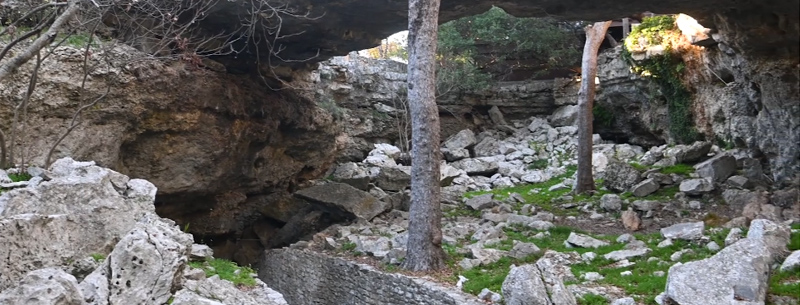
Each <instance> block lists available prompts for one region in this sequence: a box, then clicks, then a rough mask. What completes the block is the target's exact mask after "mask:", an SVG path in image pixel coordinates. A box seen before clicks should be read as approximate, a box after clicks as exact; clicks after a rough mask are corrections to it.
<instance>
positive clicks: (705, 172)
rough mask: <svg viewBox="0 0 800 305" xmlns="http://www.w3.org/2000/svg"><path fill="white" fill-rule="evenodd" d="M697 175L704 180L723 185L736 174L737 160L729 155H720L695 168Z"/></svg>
mask: <svg viewBox="0 0 800 305" xmlns="http://www.w3.org/2000/svg"><path fill="white" fill-rule="evenodd" d="M694 168H695V173H697V174H698V175H699V176H700V177H702V178H709V179H711V180H712V181H713V182H717V183H722V182H725V179H728V177H730V176H731V175H733V173H734V172H736V158H734V157H733V156H731V155H728V154H719V155H717V156H714V157H713V158H711V159H708V160H706V161H703V162H702V163H698V164H697V165H695V166H694Z"/></svg>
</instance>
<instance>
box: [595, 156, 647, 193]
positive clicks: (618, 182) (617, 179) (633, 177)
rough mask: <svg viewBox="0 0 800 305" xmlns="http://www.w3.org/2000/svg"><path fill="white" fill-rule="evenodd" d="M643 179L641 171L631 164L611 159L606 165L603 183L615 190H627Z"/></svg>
mask: <svg viewBox="0 0 800 305" xmlns="http://www.w3.org/2000/svg"><path fill="white" fill-rule="evenodd" d="M641 180H642V179H641V176H640V174H639V171H637V170H636V169H635V168H633V166H631V165H630V164H627V163H624V162H619V161H611V162H609V163H608V166H606V173H605V177H604V180H603V185H604V186H605V187H607V188H608V189H610V190H613V191H617V192H627V191H628V190H630V189H631V187H633V186H634V185H636V184H637V183H639V181H641Z"/></svg>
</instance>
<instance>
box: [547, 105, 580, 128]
mask: <svg viewBox="0 0 800 305" xmlns="http://www.w3.org/2000/svg"><path fill="white" fill-rule="evenodd" d="M577 118H578V105H566V106H561V107H559V108H558V109H556V111H554V112H553V114H551V115H550V125H552V126H553V127H559V126H574V125H575V124H576V122H577Z"/></svg>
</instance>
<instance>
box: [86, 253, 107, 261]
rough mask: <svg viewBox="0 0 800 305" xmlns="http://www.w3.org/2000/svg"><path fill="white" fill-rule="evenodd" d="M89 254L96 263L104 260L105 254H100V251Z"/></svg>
mask: <svg viewBox="0 0 800 305" xmlns="http://www.w3.org/2000/svg"><path fill="white" fill-rule="evenodd" d="M89 256H91V257H92V259H94V261H95V262H98V263H99V262H102V261H104V260H105V259H106V256H105V255H103V254H101V253H92V254H90V255H89Z"/></svg>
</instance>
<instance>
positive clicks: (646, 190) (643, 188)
mask: <svg viewBox="0 0 800 305" xmlns="http://www.w3.org/2000/svg"><path fill="white" fill-rule="evenodd" d="M660 186H661V185H660V184H659V183H658V182H656V181H655V180H653V179H645V180H643V181H642V182H639V183H638V184H636V185H634V186H633V188H632V189H631V192H633V195H634V196H636V197H644V196H647V195H650V194H652V193H655V191H657V190H658V188H659V187H660Z"/></svg>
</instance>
